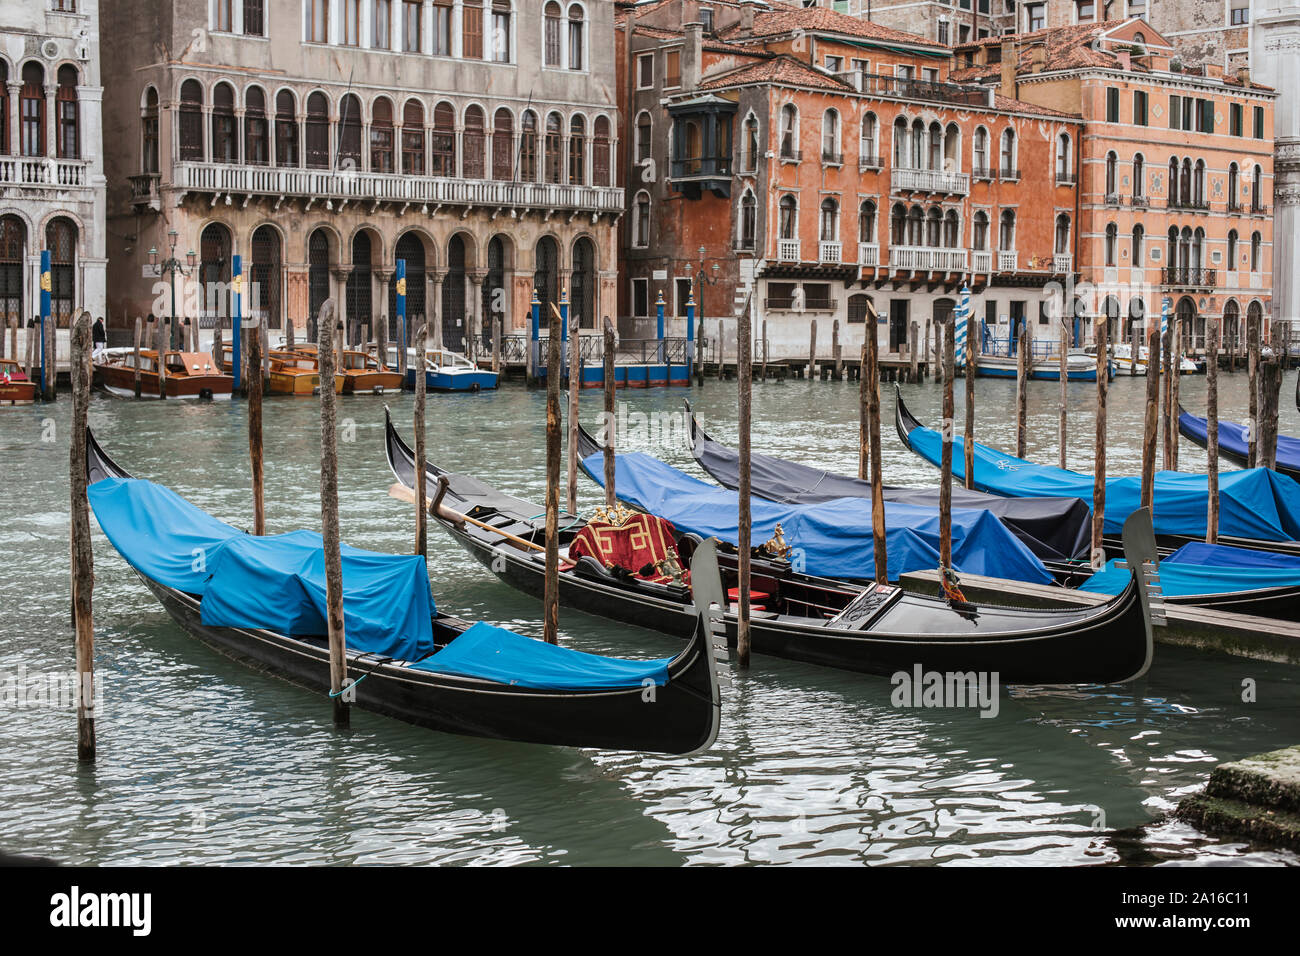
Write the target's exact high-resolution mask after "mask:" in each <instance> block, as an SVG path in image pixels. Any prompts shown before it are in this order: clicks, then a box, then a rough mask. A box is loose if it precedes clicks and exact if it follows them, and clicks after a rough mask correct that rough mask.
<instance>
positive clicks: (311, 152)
mask: <svg viewBox="0 0 1300 956" xmlns="http://www.w3.org/2000/svg"><path fill="white" fill-rule="evenodd" d="M305 139H306V159H307V165H308V166H309V167H311V168H312V169H326V168H328V167H329V164H330V102H329V100H328V99H327V98H326V96H325V94H324V93H322V92H320V91H319V90H317V91H316V92H315V93H313V94H311V96H309V97H307V129H306V136H305ZM315 314H316V313H314V312H313V313H312V315H313V316H315Z"/></svg>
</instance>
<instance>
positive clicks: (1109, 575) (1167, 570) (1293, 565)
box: [1079, 542, 1300, 597]
mask: <svg viewBox="0 0 1300 956" xmlns="http://www.w3.org/2000/svg"><path fill="white" fill-rule="evenodd" d="M1116 563H1117V562H1115V561H1109V562H1107V564H1106V567H1104V568H1103V569H1102V570H1100V571H1098V572H1097V573H1096V574H1094V575H1093V576H1092V577H1090V578H1089V579H1088V580H1087V581H1085V582H1084V583H1083V584H1082V585H1080V588H1079V589H1080V590H1081V591H1095V592H1097V593H1098V594H1118V593H1119V592H1120V591H1122V590H1124V587H1125V585H1127V584H1128V581H1129V572H1128V571H1121V570H1119V569H1118V568H1116V567H1115V565H1116ZM1291 585H1300V555H1293V554H1275V553H1273V552H1270V551H1252V550H1250V549H1249V548H1232V547H1228V546H1226V545H1220V544H1203V543H1200V542H1192V543H1190V544H1185V545H1183V546H1182V547H1181V548H1179V549H1178V550H1177V551H1175V552H1174V553H1173V554H1171V555H1170V556H1169V557H1167V558H1165V559H1163V560H1162V561H1161V562H1160V587H1161V590H1162V591H1163V592H1164V593H1165V594H1167V595H1170V596H1171V597H1172V596H1182V595H1190V594H1228V593H1232V592H1234V591H1254V590H1256V589H1258V588H1276V587H1286V586H1291Z"/></svg>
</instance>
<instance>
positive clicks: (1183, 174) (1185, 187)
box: [1178, 159, 1192, 206]
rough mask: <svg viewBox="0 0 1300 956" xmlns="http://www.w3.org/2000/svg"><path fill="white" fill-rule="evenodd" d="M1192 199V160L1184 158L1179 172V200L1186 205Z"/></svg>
mask: <svg viewBox="0 0 1300 956" xmlns="http://www.w3.org/2000/svg"><path fill="white" fill-rule="evenodd" d="M1191 199H1192V161H1191V160H1190V159H1184V160H1183V165H1182V168H1181V169H1180V170H1179V173H1178V200H1179V204H1180V205H1183V206H1186V205H1187V204H1188V203H1189V202H1190V201H1191Z"/></svg>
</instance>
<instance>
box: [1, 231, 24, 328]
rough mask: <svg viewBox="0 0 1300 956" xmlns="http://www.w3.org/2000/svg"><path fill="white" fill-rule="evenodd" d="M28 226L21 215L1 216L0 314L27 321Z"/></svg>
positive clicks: (7, 322) (3, 316)
mask: <svg viewBox="0 0 1300 956" xmlns="http://www.w3.org/2000/svg"><path fill="white" fill-rule="evenodd" d="M26 237H27V229H26V228H25V227H24V226H23V221H22V220H21V219H19V218H18V217H17V216H0V318H3V319H4V322H5V325H6V327H7V326H8V324H9V323H10V322H11V321H18V322H25V321H27V310H26V309H24V308H23V272H24V271H25V270H26V266H25V264H24V261H23V259H24V253H25V250H24V248H23V247H24V245H25V240H26Z"/></svg>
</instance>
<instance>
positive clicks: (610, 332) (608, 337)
mask: <svg viewBox="0 0 1300 956" xmlns="http://www.w3.org/2000/svg"><path fill="white" fill-rule="evenodd" d="M603 327H604V330H605V436H604V438H605V456H604V457H605V507H606V508H613V507H614V504H615V502H616V501H617V499H616V498H615V497H614V443H615V441H616V440H617V433H618V421H617V417H616V415H615V412H614V404H615V397H616V389H617V387H618V382H617V381H616V380H615V379H614V323H612V322H610V320H609V316H605V317H604V320H603ZM696 355H697V356H699V355H700V353H699V352H698V351H697V352H696ZM699 364H700V363H699V362H698V361H696V363H695V365H696V368H698V367H699Z"/></svg>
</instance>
